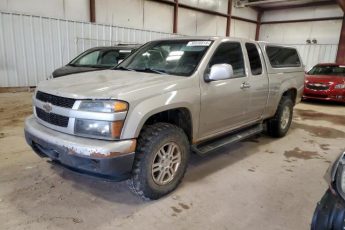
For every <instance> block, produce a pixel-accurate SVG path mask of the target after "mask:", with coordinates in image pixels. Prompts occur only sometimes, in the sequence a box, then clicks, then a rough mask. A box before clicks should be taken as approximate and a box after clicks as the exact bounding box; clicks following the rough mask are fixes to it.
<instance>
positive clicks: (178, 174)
mask: <svg viewBox="0 0 345 230" xmlns="http://www.w3.org/2000/svg"><path fill="white" fill-rule="evenodd" d="M188 159H189V142H188V139H187V137H186V134H185V133H184V132H183V130H182V129H180V128H179V127H177V126H174V125H171V124H168V123H157V124H154V125H149V126H145V127H144V128H143V131H142V132H141V134H140V136H139V138H138V146H137V151H136V157H135V161H134V166H133V172H132V177H131V179H130V180H128V184H129V187H130V189H131V190H132V191H133V192H134V193H135V194H137V195H139V196H140V197H142V198H143V199H148V200H150V199H158V198H160V197H162V196H164V195H166V194H168V193H170V192H171V191H173V190H174V189H175V188H176V187H177V186H178V185H179V184H180V182H181V180H182V178H183V176H184V174H185V171H186V168H187V163H188Z"/></svg>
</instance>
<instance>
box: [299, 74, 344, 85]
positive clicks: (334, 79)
mask: <svg viewBox="0 0 345 230" xmlns="http://www.w3.org/2000/svg"><path fill="white" fill-rule="evenodd" d="M305 79H306V80H307V81H309V82H312V83H332V84H343V83H345V77H341V76H329V75H306V77H305Z"/></svg>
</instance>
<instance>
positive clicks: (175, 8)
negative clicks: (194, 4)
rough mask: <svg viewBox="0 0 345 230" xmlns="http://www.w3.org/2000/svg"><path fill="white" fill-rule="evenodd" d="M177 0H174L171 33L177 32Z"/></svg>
mask: <svg viewBox="0 0 345 230" xmlns="http://www.w3.org/2000/svg"><path fill="white" fill-rule="evenodd" d="M177 23H178V0H174V20H173V33H174V34H176V33H177V26H178V24H177Z"/></svg>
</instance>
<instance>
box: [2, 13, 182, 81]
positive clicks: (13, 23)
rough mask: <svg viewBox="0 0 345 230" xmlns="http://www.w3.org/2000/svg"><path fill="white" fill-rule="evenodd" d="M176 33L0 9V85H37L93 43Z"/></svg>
mask: <svg viewBox="0 0 345 230" xmlns="http://www.w3.org/2000/svg"><path fill="white" fill-rule="evenodd" d="M173 36H176V35H175V34H169V33H161V32H154V31H147V30H138V29H130V28H124V27H118V26H111V25H102V24H91V23H88V22H77V21H68V20H62V19H54V18H47V17H38V16H31V15H23V14H14V13H6V12H0V87H19V86H36V85H37V83H38V82H39V81H42V80H45V79H46V78H47V77H48V76H49V75H50V74H51V72H52V71H53V70H54V69H56V68H58V67H61V66H63V65H65V64H67V63H68V62H69V61H70V60H71V59H72V58H74V57H75V56H77V55H78V54H79V53H81V52H83V51H85V50H86V49H89V48H91V47H94V46H109V45H113V44H115V43H145V42H147V41H150V40H153V39H159V38H165V37H173Z"/></svg>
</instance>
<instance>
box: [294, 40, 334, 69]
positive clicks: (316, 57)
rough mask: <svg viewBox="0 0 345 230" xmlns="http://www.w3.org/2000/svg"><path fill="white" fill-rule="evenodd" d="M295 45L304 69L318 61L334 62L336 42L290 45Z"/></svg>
mask: <svg viewBox="0 0 345 230" xmlns="http://www.w3.org/2000/svg"><path fill="white" fill-rule="evenodd" d="M292 46H295V47H296V48H297V50H298V52H299V54H300V55H301V58H302V60H303V64H304V65H305V66H306V70H309V69H310V68H311V67H313V66H314V65H316V64H318V63H332V62H335V59H336V56H337V50H338V44H313V45H306V44H303V45H296V44H294V45H292Z"/></svg>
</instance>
